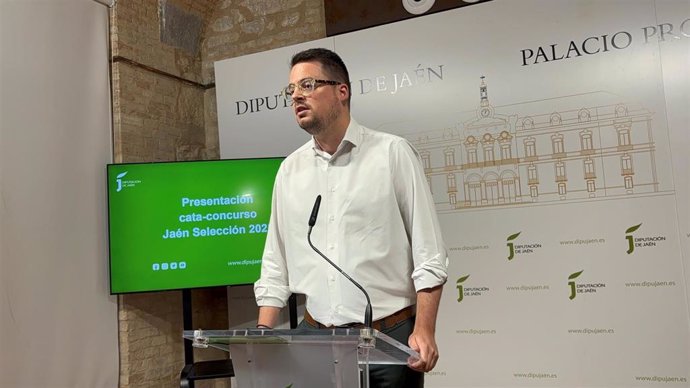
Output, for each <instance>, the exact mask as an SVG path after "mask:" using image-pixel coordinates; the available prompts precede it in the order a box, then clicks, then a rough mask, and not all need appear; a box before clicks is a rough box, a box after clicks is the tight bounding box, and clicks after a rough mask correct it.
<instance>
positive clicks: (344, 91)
mask: <svg viewBox="0 0 690 388" xmlns="http://www.w3.org/2000/svg"><path fill="white" fill-rule="evenodd" d="M338 97H339V98H340V100H341V101H347V99H348V98H350V85H348V84H340V85H338Z"/></svg>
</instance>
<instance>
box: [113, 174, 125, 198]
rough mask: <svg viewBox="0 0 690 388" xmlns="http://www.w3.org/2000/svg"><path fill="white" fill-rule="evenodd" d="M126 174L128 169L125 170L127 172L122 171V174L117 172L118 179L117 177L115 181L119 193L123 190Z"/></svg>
mask: <svg viewBox="0 0 690 388" xmlns="http://www.w3.org/2000/svg"><path fill="white" fill-rule="evenodd" d="M125 175H127V171H125V172H123V173H120V174H117V179H115V182H117V190H115V191H116V192H118V193H119V192H120V191H122V178H123V177H124V176H125Z"/></svg>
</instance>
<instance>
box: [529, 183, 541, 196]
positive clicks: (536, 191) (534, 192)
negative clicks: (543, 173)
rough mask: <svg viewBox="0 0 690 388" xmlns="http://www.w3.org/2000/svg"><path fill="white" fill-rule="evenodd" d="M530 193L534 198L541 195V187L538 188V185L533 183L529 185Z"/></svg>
mask: <svg viewBox="0 0 690 388" xmlns="http://www.w3.org/2000/svg"><path fill="white" fill-rule="evenodd" d="M529 195H530V197H532V198H536V197H538V196H539V189H538V188H537V185H532V186H530V187H529Z"/></svg>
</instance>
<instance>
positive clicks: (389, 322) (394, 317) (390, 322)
mask: <svg viewBox="0 0 690 388" xmlns="http://www.w3.org/2000/svg"><path fill="white" fill-rule="evenodd" d="M415 307H416V306H415V305H412V306H407V307H405V308H404V309H402V310H399V311H397V312H395V313H393V314H391V315H389V316H387V317H385V318H381V319H378V320H376V321H374V322H372V324H371V326H372V328H374V329H376V330H378V331H381V330H385V329H389V328H391V327H393V326H395V325H397V324H398V323H400V322H402V321H404V320H407V319H410V318H412V317H414V315H415V312H416V308H415ZM304 320H305V321H306V322H307V323H308V324H309V325H310V326H315V327H318V328H319V329H333V328H336V327H364V325H363V324H361V323H348V324H346V325H340V326H332V325H331V326H326V325H324V324H323V323H321V322H319V321H317V320H316V319H314V317H312V316H311V314H309V311H305V312H304Z"/></svg>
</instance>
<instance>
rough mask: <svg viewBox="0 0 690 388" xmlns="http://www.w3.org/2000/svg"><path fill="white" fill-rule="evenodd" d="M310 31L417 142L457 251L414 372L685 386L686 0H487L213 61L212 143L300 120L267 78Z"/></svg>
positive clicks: (373, 107) (256, 147)
mask: <svg viewBox="0 0 690 388" xmlns="http://www.w3.org/2000/svg"><path fill="white" fill-rule="evenodd" d="M307 47H327V48H331V49H334V50H336V51H337V52H338V53H339V54H340V55H341V56H342V57H343V59H344V60H345V63H346V64H347V65H348V68H349V70H350V76H351V80H352V85H351V86H352V92H353V99H352V111H353V116H354V117H355V118H356V119H357V120H358V121H359V122H360V123H362V124H364V125H366V126H369V127H371V128H374V129H379V130H382V131H386V132H391V133H395V134H398V135H401V136H404V137H406V138H407V139H409V140H410V141H411V142H412V143H413V144H414V145H415V147H416V148H417V149H418V150H419V151H420V154H421V155H422V161H423V163H424V167H425V170H426V173H427V177H428V180H429V184H430V186H431V188H432V192H433V193H434V198H435V202H436V207H437V210H438V212H439V217H440V221H441V223H442V228H443V231H444V238H445V241H446V245H447V246H448V249H449V254H450V258H451V266H450V279H449V282H448V284H447V285H446V287H445V290H444V295H443V300H442V306H441V310H440V315H439V323H438V341H439V346H440V353H441V359H440V361H439V364H438V365H437V367H436V369H435V370H434V371H433V372H431V373H429V374H428V376H427V386H429V387H477V386H483V387H507V386H511V387H514V386H567V387H574V386H578V387H632V386H674V387H690V355H689V352H690V333H689V331H690V322H689V316H688V299H689V294H688V283H689V279H690V275H689V273H688V270H689V268H690V258H689V257H690V256H689V253H690V220H689V214H690V205H689V204H690V187H689V180H690V178H689V174H688V171H689V170H690V160H689V157H688V152H687V149H688V147H690V141H689V139H688V131H689V130H690V114H689V113H688V112H689V111H690V79H689V75H688V73H689V71H688V69H690V1H687V0H667V1H661V0H659V1H643V0H639V1H613V0H611V1H605V2H603V1H584V0H578V1H553V0H550V1H546V0H542V1H537V0H532V1H527V0H525V1H520V2H516V1H507V0H504V1H500V0H495V1H492V2H487V3H482V4H477V5H475V6H473V7H466V8H462V9H456V10H452V11H446V12H442V13H438V14H434V15H428V16H424V17H420V18H416V19H412V20H408V21H404V22H399V23H394V24H389V25H386V26H382V27H377V28H373V29H368V30H363V31H358V32H354V33H349V34H345V35H339V36H336V37H333V38H328V39H323V40H320V41H314V42H308V43H306V44H302V45H298V46H292V47H286V48H281V49H277V50H272V51H269V52H264V53H259V54H254V55H249V56H245V57H240V58H234V59H230V60H225V61H221V62H218V63H216V80H217V90H218V113H219V127H220V143H221V144H220V147H221V156H222V157H223V158H240V157H258V156H279V155H287V154H289V153H290V152H291V151H293V150H294V149H296V148H297V147H298V146H299V145H301V144H303V143H304V142H305V141H306V140H307V136H306V135H305V134H304V132H303V131H302V130H301V129H300V128H299V127H297V125H296V124H295V123H294V119H293V117H292V112H291V110H290V109H289V107H288V106H286V104H285V103H284V101H283V100H282V99H281V98H280V96H279V94H278V90H279V89H280V88H281V87H282V86H284V84H285V83H286V82H287V75H288V71H289V58H290V57H291V55H292V54H294V53H296V52H298V51H300V50H302V49H304V48H307ZM305 206H308V205H305Z"/></svg>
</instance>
